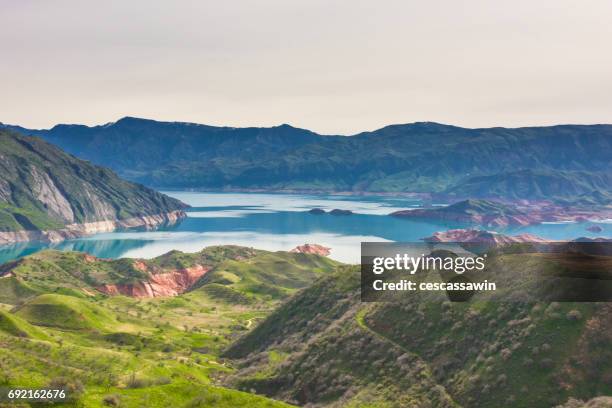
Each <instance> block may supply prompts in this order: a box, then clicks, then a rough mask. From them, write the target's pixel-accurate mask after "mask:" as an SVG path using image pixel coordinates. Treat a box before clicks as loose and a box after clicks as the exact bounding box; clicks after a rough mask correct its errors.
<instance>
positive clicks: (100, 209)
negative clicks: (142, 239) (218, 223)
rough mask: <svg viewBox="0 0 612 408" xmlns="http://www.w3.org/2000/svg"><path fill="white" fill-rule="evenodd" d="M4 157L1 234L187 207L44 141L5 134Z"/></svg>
mask: <svg viewBox="0 0 612 408" xmlns="http://www.w3.org/2000/svg"><path fill="white" fill-rule="evenodd" d="M0 158H1V160H0V232H2V231H20V230H29V231H32V230H53V229H59V228H61V227H63V226H64V225H66V224H73V223H84V222H91V221H100V220H118V219H127V218H132V217H140V216H145V215H153V214H161V213H167V212H170V211H175V210H179V209H182V208H184V207H185V205H184V204H182V203H181V202H179V201H178V200H175V199H173V198H170V197H167V196H165V195H163V194H160V193H157V192H155V191H153V190H151V189H148V188H146V187H144V186H142V185H138V184H134V183H131V182H128V181H125V180H122V179H121V178H119V177H118V176H117V175H116V174H115V173H113V172H112V171H111V170H108V169H106V168H103V167H98V166H94V165H92V164H90V163H89V162H86V161H83V160H79V159H77V158H75V157H73V156H70V155H68V154H66V153H64V152H62V151H61V150H60V149H58V148H57V147H55V146H54V145H51V144H49V143H47V142H45V141H43V140H41V139H39V138H33V137H24V136H20V135H18V134H16V133H13V132H9V131H6V130H0Z"/></svg>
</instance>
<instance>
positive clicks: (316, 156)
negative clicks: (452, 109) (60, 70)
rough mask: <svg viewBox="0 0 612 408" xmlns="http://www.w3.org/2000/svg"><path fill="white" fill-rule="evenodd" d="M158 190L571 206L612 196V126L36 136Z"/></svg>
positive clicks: (91, 130) (153, 126) (155, 127)
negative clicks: (397, 195)
mask: <svg viewBox="0 0 612 408" xmlns="http://www.w3.org/2000/svg"><path fill="white" fill-rule="evenodd" d="M0 126H4V127H7V128H11V129H14V130H16V131H19V132H21V133H25V134H30V135H36V136H40V137H42V138H44V139H45V140H47V141H49V142H51V143H54V144H56V145H58V146H60V147H61V148H62V149H65V150H66V151H68V152H69V153H72V154H74V155H76V156H78V157H81V158H83V159H86V160H90V161H92V162H94V163H98V164H104V165H107V166H109V167H111V168H112V169H114V170H115V171H117V172H118V173H119V174H120V175H121V176H123V177H125V178H127V179H129V180H132V181H137V182H140V183H143V184H146V185H150V186H157V187H170V188H202V189H227V188H234V189H270V190H304V191H305V190H321V191H370V192H434V193H443V194H448V195H451V196H466V197H483V198H490V197H504V198H513V199H524V198H527V199H542V198H563V199H570V198H573V197H575V196H578V195H583V194H587V195H588V194H595V195H597V194H598V192H602V191H603V192H605V190H606V189H607V190H610V187H611V186H610V180H611V174H612V160H611V159H612V153H611V152H612V125H559V126H549V127H525V128H514V129H508V128H500V127H496V128H487V129H485V128H483V129H466V128H461V127H456V126H449V125H442V124H438V123H431V122H417V123H412V124H405V125H392V126H387V127H384V128H382V129H378V130H375V131H372V132H364V133H359V134H356V135H354V136H350V137H347V136H322V135H319V134H317V133H314V132H311V131H308V130H304V129H298V128H294V127H292V126H289V125H281V126H276V127H269V128H255V127H252V128H233V127H214V126H207V125H198V124H192V123H183V122H158V121H154V120H148V119H138V118H132V117H125V118H123V119H120V120H118V121H117V122H114V123H109V124H106V125H101V126H93V127H88V126H83V125H57V126H55V127H53V128H51V129H48V130H32V129H25V128H23V127H19V126H11V125H0Z"/></svg>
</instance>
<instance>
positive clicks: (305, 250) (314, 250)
mask: <svg viewBox="0 0 612 408" xmlns="http://www.w3.org/2000/svg"><path fill="white" fill-rule="evenodd" d="M291 252H299V253H302V254H316V255H321V256H328V255H329V254H330V252H331V248H327V247H324V246H323V245H319V244H304V245H299V246H296V247H295V248H293V249H292V250H291Z"/></svg>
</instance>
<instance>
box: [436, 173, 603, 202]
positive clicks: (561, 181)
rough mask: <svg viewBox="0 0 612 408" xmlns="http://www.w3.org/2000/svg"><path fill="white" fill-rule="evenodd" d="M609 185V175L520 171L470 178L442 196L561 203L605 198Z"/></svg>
mask: <svg viewBox="0 0 612 408" xmlns="http://www.w3.org/2000/svg"><path fill="white" fill-rule="evenodd" d="M611 185H612V173H610V172H607V173H606V172H595V173H591V172H584V171H550V170H547V171H545V170H521V171H511V172H505V173H499V174H495V175H487V176H476V177H470V178H468V179H467V180H465V181H461V182H458V183H457V184H456V185H454V186H452V187H451V188H449V189H448V190H447V191H446V193H447V194H450V195H456V196H459V197H485V198H487V197H492V198H495V197H497V198H510V199H522V198H531V199H534V198H537V199H551V198H557V199H562V198H575V197H579V196H581V195H584V194H606V193H607V191H608V190H609V189H610V186H611ZM592 204H599V205H601V204H604V203H601V202H599V203H595V202H594V203H592Z"/></svg>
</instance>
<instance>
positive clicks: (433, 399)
mask: <svg viewBox="0 0 612 408" xmlns="http://www.w3.org/2000/svg"><path fill="white" fill-rule="evenodd" d="M490 256H491V257H492V258H491V259H489V261H488V265H489V266H488V269H489V272H490V273H493V276H494V279H499V281H500V283H501V282H503V287H504V288H505V289H504V290H502V291H499V292H498V293H497V294H495V295H494V296H495V297H494V298H490V297H481V298H478V297H477V298H474V299H473V300H472V301H470V302H467V303H451V302H448V301H441V300H440V298H439V297H437V296H435V295H427V294H425V295H420V294H419V295H415V296H410V295H408V296H405V297H404V299H403V300H402V301H400V302H389V303H384V302H383V303H361V302H360V301H359V283H360V281H359V272H358V270H357V268H345V269H343V270H342V271H339V272H338V273H337V274H335V275H333V276H327V277H325V278H322V279H321V280H319V281H317V282H316V283H315V284H313V285H312V286H311V287H309V288H308V289H306V290H304V291H302V292H300V293H299V294H297V295H296V296H294V297H292V298H291V299H290V300H289V301H288V302H286V303H285V304H283V305H282V306H281V307H279V308H278V309H277V310H276V311H274V313H272V314H271V315H270V316H269V317H268V318H266V320H264V321H263V322H262V323H261V324H260V325H259V326H258V327H257V328H256V329H255V330H253V331H251V332H249V333H248V334H246V335H245V336H243V337H242V338H240V339H239V340H237V341H236V342H235V343H233V344H232V345H231V346H230V347H229V348H228V349H227V350H226V351H225V355H226V356H227V357H228V358H231V359H233V360H234V361H235V364H236V365H237V367H238V368H239V370H238V372H237V373H234V374H232V375H231V376H229V377H228V379H227V381H228V383H229V384H232V385H233V386H235V387H238V388H241V389H251V388H253V389H255V390H257V391H258V392H260V393H264V394H265V395H269V396H271V397H273V398H280V399H283V400H286V401H290V402H295V403H297V404H307V403H308V404H312V405H314V406H342V407H345V406H348V407H353V406H354V407H357V406H368V407H395V406H398V407H400V406H401V407H404V406H431V407H451V406H453V407H473V406H477V407H496V408H497V407H516V406H529V407H551V406H555V405H557V404H562V403H564V402H566V401H568V400H569V399H571V398H576V399H580V400H589V399H591V398H594V397H596V396H598V395H610V394H611V393H612V387H611V385H610V382H609V381H608V380H607V379H609V378H610V376H612V354H611V353H610V350H609V347H607V345H608V344H610V341H611V340H612V337H611V332H610V327H612V317H611V316H612V314H611V313H610V312H612V309H610V306H609V304H608V303H555V302H552V303H551V302H535V301H531V302H525V301H520V300H517V299H520V297H521V294H522V293H525V291H527V290H528V289H527V288H529V287H535V286H532V285H537V282H538V281H537V279H536V278H537V276H538V271H546V270H550V268H549V267H547V266H546V265H548V264H547V262H549V261H548V260H547V259H548V258H546V259H542V257H539V255H538V254H519V255H513V254H503V255H501V254H495V253H491V254H490ZM562 260H563V259H562ZM550 262H552V263H551V264H550V265H549V266H550V267H555V266H554V265H557V261H556V260H555V259H554V257H553V258H551V259H550ZM509 271H513V273H512V274H510V273H509ZM504 277H505V280H504Z"/></svg>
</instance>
